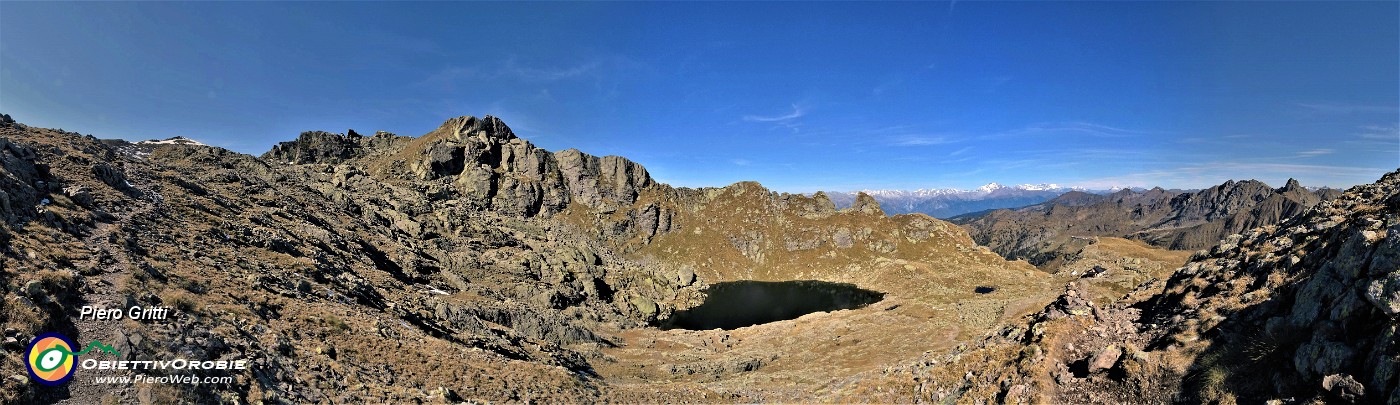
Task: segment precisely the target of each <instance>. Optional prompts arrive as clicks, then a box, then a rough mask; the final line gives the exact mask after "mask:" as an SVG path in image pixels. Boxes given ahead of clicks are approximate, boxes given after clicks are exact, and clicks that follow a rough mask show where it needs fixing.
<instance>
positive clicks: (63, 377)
mask: <svg viewBox="0 0 1400 405" xmlns="http://www.w3.org/2000/svg"><path fill="white" fill-rule="evenodd" d="M74 357H75V356H73V341H72V340H68V337H66V336H63V335H60V334H57V333H53V332H49V333H45V334H42V335H39V336H36V337H34V340H33V341H32V342H30V343H29V354H28V356H27V360H28V361H27V362H25V365H26V366H28V367H29V377H30V378H33V379H34V381H37V382H39V383H40V384H44V385H59V384H63V383H64V382H67V381H68V379H70V378H73V363H74V362H75V360H74Z"/></svg>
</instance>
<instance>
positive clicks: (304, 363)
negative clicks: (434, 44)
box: [0, 117, 1053, 402]
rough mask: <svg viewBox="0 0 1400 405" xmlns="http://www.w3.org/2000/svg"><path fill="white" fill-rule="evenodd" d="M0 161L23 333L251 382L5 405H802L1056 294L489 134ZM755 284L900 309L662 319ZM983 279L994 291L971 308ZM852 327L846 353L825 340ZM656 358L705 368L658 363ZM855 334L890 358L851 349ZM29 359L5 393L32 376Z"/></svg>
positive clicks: (801, 201) (102, 150)
mask: <svg viewBox="0 0 1400 405" xmlns="http://www.w3.org/2000/svg"><path fill="white" fill-rule="evenodd" d="M0 165H2V166H3V170H4V171H3V172H0V185H3V188H0V190H3V192H4V194H0V218H3V219H4V221H5V226H4V227H0V240H2V241H4V242H5V243H4V244H3V248H0V284H3V285H4V286H5V287H6V289H5V290H4V291H5V293H4V299H3V300H0V313H4V314H5V315H6V316H5V317H4V318H3V319H4V324H5V325H4V326H5V327H6V328H10V329H12V330H10V331H7V332H6V337H7V338H12V339H13V340H14V341H15V342H16V343H17V342H20V341H27V340H28V339H29V338H31V337H33V336H35V335H36V334H38V333H42V332H46V331H58V332H61V333H64V334H66V335H68V336H70V337H73V338H75V339H76V340H92V339H100V340H102V341H104V342H111V343H112V344H113V345H115V346H116V347H118V348H119V349H121V351H122V352H123V353H131V354H132V355H133V356H139V357H138V358H143V359H165V358H171V357H176V356H179V357H185V358H190V359H194V360H215V359H232V358H242V359H248V360H249V361H251V362H252V363H253V364H254V370H255V371H252V372H249V373H244V374H238V373H234V372H222V371H215V372H211V373H209V374H210V375H215V376H220V375H227V376H232V377H234V380H233V382H231V383H219V384H207V385H200V386H198V387H197V389H195V388H192V386H180V385H155V386H151V385H137V386H123V387H118V388H116V389H114V388H113V387H111V386H96V385H94V384H91V383H90V381H89V382H83V381H81V380H75V382H74V383H72V384H70V385H68V386H66V387H65V388H61V389H48V388H42V387H39V386H37V385H34V384H27V383H23V382H22V380H23V378H20V379H19V380H20V381H15V380H14V379H6V380H4V382H3V384H5V385H4V390H3V394H0V395H3V396H0V402H24V401H54V400H61V399H71V400H74V401H78V402H101V401H117V402H124V401H137V400H150V401H153V402H163V401H173V400H176V399H179V400H185V401H194V402H215V401H226V402H258V401H263V402H282V401H286V402H411V401H428V402H443V401H458V400H489V401H533V400H543V401H576V400H580V399H615V400H622V401H629V400H630V401H640V400H674V399H678V398H679V399H685V398H691V399H696V398H698V400H704V399H705V398H707V397H706V395H721V396H722V397H723V398H731V399H733V400H749V401H756V400H764V399H789V400H811V399H816V398H820V394H817V393H816V392H817V391H816V388H817V387H820V386H823V385H824V384H827V383H829V382H830V381H833V380H836V379H840V378H845V377H846V376H848V375H849V374H848V373H852V372H856V371H858V370H869V369H877V368H880V367H882V365H886V364H894V363H896V362H897V361H899V360H900V359H903V358H905V357H906V356H907V353H908V352H910V351H917V350H927V349H928V348H932V347H942V346H947V345H952V344H953V342H954V341H955V339H957V338H961V337H967V336H976V335H978V334H980V333H981V332H983V331H985V330H986V329H987V328H989V327H990V325H992V324H994V323H996V322H999V321H1002V320H1006V319H1014V318H1015V317H1017V316H1019V315H1020V314H1023V313H1025V312H1027V311H1030V310H1032V309H1033V308H1035V307H1038V306H1039V302H1041V301H1043V300H1048V299H1049V298H1050V297H1051V295H1053V294H1052V292H1050V291H1047V290H1046V289H1045V286H1046V285H1048V284H1047V281H1046V280H1044V279H1043V278H1041V277H1039V276H1040V274H1039V273H1037V272H1035V269H1034V268H1032V267H1030V266H1028V265H1026V264H1024V263H1016V262H1007V261H1005V260H1003V259H1002V258H1001V257H999V256H997V255H996V254H994V253H991V252H990V251H988V250H986V249H985V248H980V247H978V246H976V244H975V243H974V242H973V241H972V239H971V238H970V237H968V235H967V234H966V233H965V232H964V231H963V230H962V229H961V228H958V227H956V226H953V225H951V224H948V223H946V222H943V221H939V220H936V219H933V218H929V217H927V216H924V215H900V216H895V217H887V216H885V215H884V213H883V212H882V210H881V209H880V207H879V205H878V204H877V203H875V202H874V201H873V200H870V199H868V198H866V199H863V201H862V203H861V204H859V207H855V208H852V209H846V210H837V209H836V208H835V206H834V204H832V202H831V200H830V199H828V198H826V197H825V196H824V195H818V196H814V197H805V196H800V195H790V194H778V193H773V192H771V191H769V190H767V189H765V188H763V187H762V186H760V185H758V184H757V183H751V182H745V183H737V184H734V185H730V186H727V187H723V188H704V189H685V188H681V189H677V188H672V187H670V186H667V185H664V184H661V183H658V182H656V181H654V180H653V179H651V177H650V176H649V175H648V174H647V172H646V170H645V169H644V168H643V167H642V166H640V165H638V164H636V163H634V162H631V161H628V160H626V159H624V158H621V157H615V156H607V157H594V156H590V155H587V154H584V153H582V152H579V151H577V150H566V151H562V152H549V151H545V150H541V149H539V148H536V147H535V146H533V145H531V144H530V143H529V142H526V141H525V140H523V139H520V138H518V137H516V135H515V134H514V133H513V132H512V131H511V130H510V128H509V127H507V126H506V125H505V124H504V123H502V122H501V121H500V120H498V119H496V118H493V117H486V118H481V119H478V118H473V117H460V118H454V119H451V120H448V121H447V122H445V123H444V124H443V125H442V126H441V127H439V128H438V129H436V130H434V131H432V132H430V133H428V134H425V135H423V136H421V137H417V138H410V137H401V136H397V135H394V134H390V133H384V132H381V133H376V134H375V135H373V136H369V137H365V136H361V135H359V134H357V133H355V132H354V131H348V132H347V134H345V135H341V134H333V133H326V132H306V133H303V134H302V135H301V136H300V137H298V138H297V139H296V140H293V141H291V142H286V143H283V144H280V145H278V146H276V147H274V148H273V149H272V150H271V151H269V152H268V153H266V154H264V155H263V156H262V157H261V158H258V157H252V156H247V155H242V154H237V153H233V152H229V151H227V150H223V149H220V148H216V147H209V146H203V145H195V144H190V143H185V142H171V143H128V142H124V141H100V140H97V139H96V138H92V137H88V136H81V135H78V134H73V133H67V132H62V131H57V130H48V129H40V128H30V127H27V126H24V125H22V124H18V123H14V122H13V121H12V120H8V119H6V120H5V122H4V123H3V124H0ZM739 279H759V280H770V281H772V280H791V279H816V280H824V281H833V282H848V283H854V284H858V285H860V286H862V287H865V288H870V289H874V290H878V291H881V292H885V293H887V295H886V297H887V298H886V302H885V303H883V304H877V305H872V306H871V307H870V308H866V309H862V310H859V311H840V313H832V314H814V315H808V316H806V317H804V318H802V319H799V320H794V321H785V322H789V323H783V324H772V325H760V326H757V327H752V328H745V329H743V330H739V331H728V332H726V331H683V332H672V333H669V334H665V335H656V334H659V333H661V331H658V330H657V329H655V328H652V327H650V326H651V325H655V324H658V323H660V322H662V321H663V320H665V319H666V318H667V317H669V316H670V315H671V314H672V313H674V311H676V310H677V309H683V308H686V307H688V306H692V305H696V304H698V303H699V302H700V301H702V299H703V291H704V289H705V287H706V286H707V285H708V284H709V283H714V282H719V281H729V280H739ZM983 283H985V284H993V285H995V286H996V287H997V289H996V292H995V293H991V294H974V293H973V288H974V287H975V286H977V285H980V284H983ZM82 305H96V306H104V307H112V308H117V307H129V306H132V305H141V306H148V305H166V306H171V307H174V308H176V310H175V311H174V316H173V318H172V319H171V320H169V321H168V322H155V323H140V322H136V323H129V322H128V323H118V322H88V321H83V322H77V321H75V317H76V314H77V308H79V307H81V306H82ZM803 319H805V320H803ZM813 319H816V320H822V321H820V322H819V323H811V320H813ZM910 320H918V322H910ZM928 325H935V327H936V328H938V329H939V330H941V331H942V332H939V333H928V329H927V328H928V327H929V326H928ZM794 326H796V329H793V327H794ZM832 328H836V329H832ZM840 328H846V329H849V330H848V331H846V332H842V333H843V334H844V336H846V338H845V339H841V338H840V337H839V336H838V337H836V338H832V337H830V336H828V334H829V333H830V332H831V331H832V330H843V329H840ZM657 339H662V340H667V339H676V341H678V342H686V343H685V344H687V345H692V346H689V347H692V348H694V349H695V350H697V351H696V352H686V353H682V352H676V353H671V354H664V353H663V354H658V353H656V352H655V351H653V350H649V349H646V346H647V345H648V344H647V343H646V342H648V341H651V342H655V341H657ZM791 339H799V340H802V341H816V340H818V339H827V340H825V342H827V343H823V344H821V345H819V346H817V347H803V346H801V345H793V344H791V342H790V341H789V340H791ZM850 339H854V341H856V342H859V341H867V342H869V341H882V342H884V343H882V344H881V345H880V346H879V347H881V348H882V349H881V350H877V351H851V350H846V348H847V347H849V346H850V345H851V343H852V340H850ZM704 342H723V343H722V344H726V345H731V346H733V347H734V350H730V351H722V352H721V351H710V350H704V349H700V348H701V347H714V346H707V345H709V344H710V343H704ZM715 344H719V343H715ZM14 346H16V345H7V346H6V347H5V352H4V354H5V356H6V361H5V362H4V363H3V366H2V367H0V373H3V374H5V375H6V376H10V375H14V374H22V373H23V365H22V364H23V363H22V362H21V361H20V360H19V359H18V358H17V356H18V355H19V353H20V352H21V351H22V348H16V347H14ZM671 355H674V356H679V357H668V356H671ZM654 359H661V360H666V361H672V360H675V361H672V362H671V363H670V365H674V366H675V367H669V368H663V367H661V366H657V367H651V366H650V365H651V364H654V363H649V362H654V361H655V360H654ZM443 364H451V365H453V367H442V366H441V365H443ZM833 364H835V365H840V367H839V368H833V367H828V366H829V365H833ZM639 365H647V367H640V366H639ZM639 370H640V371H639ZM769 370H772V371H769ZM639 373H641V374H639ZM648 373H660V374H656V375H652V374H648ZM792 375H800V376H802V377H801V379H800V381H799V382H798V383H794V382H792V381H788V380H784V379H785V378H791V376H792ZM483 376H487V377H489V378H485V377H483ZM21 377H22V375H21ZM775 377H776V378H777V379H775ZM637 378H642V379H643V380H642V381H640V382H638V381H636V380H635V379H637ZM655 378H662V379H671V380H673V381H675V382H676V384H677V385H674V386H672V387H671V388H670V389H671V390H673V391H665V392H669V393H671V394H674V396H662V397H654V396H653V395H657V393H656V390H655V389H654V388H655V385H654V384H651V383H649V382H647V381H654V379H655ZM693 384H703V386H696V385H693ZM792 384H799V385H798V386H801V387H807V388H803V389H800V390H795V391H794V390H792V388H791V387H793V386H794V385H792ZM697 387H698V388H697ZM713 398H721V397H713Z"/></svg>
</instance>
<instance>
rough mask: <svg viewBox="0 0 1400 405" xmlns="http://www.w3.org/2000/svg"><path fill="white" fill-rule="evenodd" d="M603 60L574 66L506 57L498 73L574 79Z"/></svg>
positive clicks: (526, 77) (534, 78) (530, 78)
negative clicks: (537, 64) (527, 63)
mask: <svg viewBox="0 0 1400 405" xmlns="http://www.w3.org/2000/svg"><path fill="white" fill-rule="evenodd" d="M602 64H603V63H602V61H601V60H598V59H594V60H591V61H587V62H584V63H582V64H577V65H572V66H529V65H524V64H520V63H519V62H517V61H516V60H515V58H510V59H506V62H505V65H503V66H501V68H500V70H499V71H498V74H499V75H501V76H505V77H512V78H516V79H519V80H524V81H544V82H550V81H556V80H565V79H572V78H576V77H580V76H585V75H589V74H592V73H594V72H595V71H597V70H598V68H599V67H600V66H602Z"/></svg>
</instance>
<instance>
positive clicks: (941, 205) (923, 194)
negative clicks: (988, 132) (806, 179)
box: [825, 183, 1117, 218]
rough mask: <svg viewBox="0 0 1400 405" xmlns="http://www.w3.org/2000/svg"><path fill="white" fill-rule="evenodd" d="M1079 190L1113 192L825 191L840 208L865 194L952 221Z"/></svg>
mask: <svg viewBox="0 0 1400 405" xmlns="http://www.w3.org/2000/svg"><path fill="white" fill-rule="evenodd" d="M1071 191H1079V192H1085V193H1093V194H1107V193H1111V192H1114V191H1117V190H1116V189H1111V190H1087V189H1083V188H1078V187H1064V186H1061V185H1058V184H1022V185H1017V186H1005V185H1001V184H997V183H989V184H987V185H985V186H982V187H978V188H976V189H972V190H962V189H954V188H940V189H918V190H862V191H847V192H842V191H834V192H833V191H827V192H825V193H826V195H827V196H828V197H830V198H831V201H832V202H834V203H836V206H837V207H846V206H850V205H851V203H853V202H855V199H856V195H857V194H859V193H865V194H868V195H870V196H871V197H875V200H876V201H879V202H880V207H881V208H883V209H884V210H885V212H886V213H888V214H891V215H894V214H909V213H915V212H919V213H924V214H928V215H929V216H932V217H935V218H949V217H954V216H958V215H962V214H966V213H970V212H978V211H986V210H993V209H999V208H1015V207H1024V206H1027V205H1034V204H1040V203H1043V202H1046V201H1049V200H1050V199H1052V198H1055V197H1059V196H1060V195H1061V194H1064V193H1067V192H1071Z"/></svg>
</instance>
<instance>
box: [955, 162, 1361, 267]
mask: <svg viewBox="0 0 1400 405" xmlns="http://www.w3.org/2000/svg"><path fill="white" fill-rule="evenodd" d="M1338 194H1339V192H1338V191H1336V190H1332V189H1321V190H1318V191H1316V192H1313V191H1309V190H1307V189H1305V188H1303V187H1302V186H1301V185H1299V184H1298V182H1297V181H1296V180H1293V179H1289V181H1288V184H1287V185H1285V186H1284V187H1282V188H1278V189H1274V188H1270V187H1269V186H1268V185H1266V184H1264V183H1262V182H1259V181H1255V180H1246V181H1240V182H1235V181H1227V182H1225V183H1224V184H1221V185H1218V186H1215V187H1211V188H1209V189H1205V190H1201V191H1197V192H1182V191H1175V190H1163V189H1161V188H1153V189H1151V190H1147V191H1142V192H1137V191H1132V190H1126V189H1125V190H1121V191H1119V192H1116V193H1113V194H1110V195H1107V196H1096V195H1092V194H1087V193H1078V192H1070V193H1066V194H1064V195H1062V196H1060V197H1057V198H1055V199H1052V200H1050V201H1047V202H1045V203H1043V204H1037V205H1032V206H1028V207H1024V208H1019V209H1014V210H995V211H992V212H988V213H980V214H977V215H969V216H963V217H958V218H954V219H953V221H954V222H955V223H958V224H961V225H963V226H964V227H965V228H967V229H968V232H969V233H971V234H972V237H973V239H975V240H977V242H978V243H981V244H983V245H984V246H987V247H990V248H992V250H993V251H995V252H997V253H999V254H1001V255H1003V256H1006V257H1008V258H1019V259H1027V260H1030V261H1031V262H1032V263H1034V264H1037V265H1040V264H1044V263H1047V262H1050V261H1052V260H1055V259H1056V258H1058V257H1059V256H1060V255H1061V254H1062V253H1063V252H1062V251H1063V250H1064V249H1061V246H1062V245H1064V244H1065V243H1066V242H1069V241H1070V238H1071V237H1074V236H1081V237H1084V236H1116V237H1126V238H1131V239H1137V240H1142V241H1145V242H1148V243H1151V244H1153V245H1156V246H1160V247H1163V248H1167V249H1174V250H1197V249H1203V248H1206V247H1210V246H1212V245H1214V244H1215V243H1216V242H1217V241H1219V240H1220V238H1223V237H1225V236H1226V235H1230V234H1234V233H1240V232H1243V231H1245V230H1248V229H1252V228H1255V227H1259V226H1264V225H1270V224H1276V223H1279V222H1280V221H1283V220H1285V219H1288V218H1289V217H1292V216H1294V215H1297V214H1299V213H1302V212H1303V211H1305V210H1307V209H1308V208H1311V207H1313V206H1314V205H1317V203H1318V202H1320V201H1323V200H1328V199H1331V198H1335V197H1336V196H1337V195H1338Z"/></svg>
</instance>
